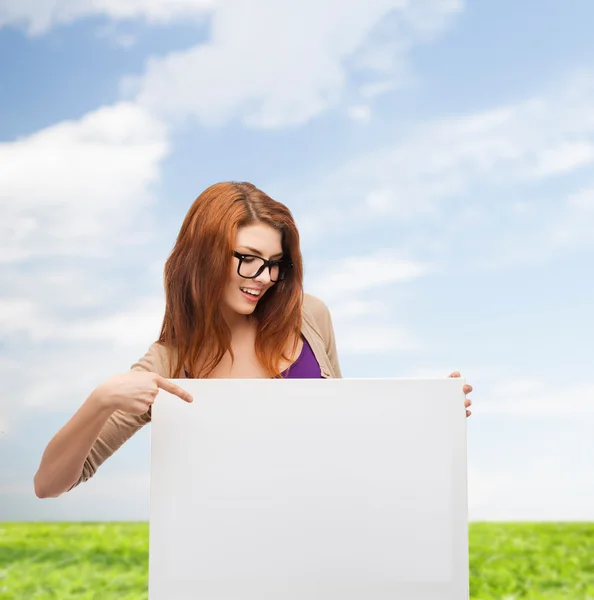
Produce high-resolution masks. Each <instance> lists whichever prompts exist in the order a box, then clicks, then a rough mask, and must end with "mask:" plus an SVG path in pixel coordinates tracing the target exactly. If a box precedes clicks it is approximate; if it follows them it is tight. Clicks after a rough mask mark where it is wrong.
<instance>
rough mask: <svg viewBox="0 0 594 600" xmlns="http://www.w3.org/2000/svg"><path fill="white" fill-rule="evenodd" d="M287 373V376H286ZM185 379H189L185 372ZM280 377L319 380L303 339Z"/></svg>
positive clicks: (309, 348) (312, 354)
mask: <svg viewBox="0 0 594 600" xmlns="http://www.w3.org/2000/svg"><path fill="white" fill-rule="evenodd" d="M287 371H288V374H287ZM185 374H186V377H189V375H188V372H187V371H185ZM281 375H282V376H283V377H286V378H287V379H321V378H322V371H321V369H320V365H319V364H318V361H317V359H316V356H315V354H314V353H313V350H312V349H311V346H310V345H309V343H308V342H307V340H306V339H305V338H303V348H302V349H301V354H300V355H299V356H298V357H297V360H296V361H295V362H294V363H293V364H292V365H290V366H289V367H287V368H286V369H285V370H284V371H283V372H282V373H281Z"/></svg>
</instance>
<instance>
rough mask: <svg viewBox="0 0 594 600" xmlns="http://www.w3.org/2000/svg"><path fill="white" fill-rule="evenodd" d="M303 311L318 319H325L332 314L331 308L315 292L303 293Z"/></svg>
mask: <svg viewBox="0 0 594 600" xmlns="http://www.w3.org/2000/svg"><path fill="white" fill-rule="evenodd" d="M303 312H304V313H307V314H308V315H311V316H312V317H313V318H314V319H315V320H316V321H317V320H318V319H320V320H322V321H323V320H325V319H326V318H328V317H329V316H330V309H329V308H328V306H327V305H326V303H325V302H324V301H323V300H321V299H320V298H318V297H317V296H314V295H313V294H308V293H304V294H303Z"/></svg>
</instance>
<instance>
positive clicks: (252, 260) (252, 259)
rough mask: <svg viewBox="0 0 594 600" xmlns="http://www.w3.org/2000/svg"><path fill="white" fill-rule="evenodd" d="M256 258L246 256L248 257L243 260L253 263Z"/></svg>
mask: <svg viewBox="0 0 594 600" xmlns="http://www.w3.org/2000/svg"><path fill="white" fill-rule="evenodd" d="M254 260H255V259H254V258H253V257H251V256H246V257H245V258H244V259H243V262H244V263H246V264H248V265H249V264H251V263H253V262H254Z"/></svg>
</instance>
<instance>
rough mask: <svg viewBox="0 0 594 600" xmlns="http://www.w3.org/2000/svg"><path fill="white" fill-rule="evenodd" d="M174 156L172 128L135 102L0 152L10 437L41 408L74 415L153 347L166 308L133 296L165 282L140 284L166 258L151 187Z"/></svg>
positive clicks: (0, 404)
mask: <svg viewBox="0 0 594 600" xmlns="http://www.w3.org/2000/svg"><path fill="white" fill-rule="evenodd" d="M168 151H169V141H168V131H167V128H166V127H165V126H164V125H163V124H162V123H161V122H160V121H159V120H157V119H155V118H154V117H153V116H151V115H150V114H149V113H148V112H147V111H146V110H145V109H143V108H141V107H139V106H137V105H134V104H130V103H120V104H116V105H114V106H109V107H105V108H101V109H98V110H96V111H93V112H91V113H89V114H87V115H85V116H84V117H83V118H81V119H79V120H72V121H65V122H62V123H58V124H56V125H54V126H51V127H48V128H46V129H44V130H41V131H39V132H37V133H35V134H33V135H30V136H28V137H26V138H23V139H19V140H16V141H14V142H8V143H3V144H1V145H0V163H1V164H2V165H3V169H2V171H1V172H0V198H1V200H0V223H1V225H0V228H1V229H2V235H1V237H0V239H1V242H0V256H1V260H2V261H3V262H4V265H3V269H2V271H1V276H0V287H1V288H2V289H3V290H4V294H3V297H2V299H1V301H0V336H1V337H2V338H3V340H4V341H5V349H6V356H10V361H12V362H13V363H16V365H15V364H10V361H9V360H8V359H5V360H3V361H2V362H0V376H2V378H3V381H5V385H6V390H5V391H6V393H5V394H3V400H0V413H1V414H2V415H3V418H5V419H6V420H8V421H9V422H10V423H11V429H13V428H14V423H18V422H19V421H20V420H21V419H23V418H25V415H26V414H27V413H26V411H27V410H31V409H36V408H38V407H40V406H42V407H44V409H46V410H74V409H75V408H76V407H78V406H79V405H80V404H81V403H82V402H83V401H84V399H85V398H86V396H87V395H88V393H89V392H90V391H91V390H92V389H93V387H95V386H96V385H97V384H98V383H100V381H101V380H103V379H105V378H107V377H108V376H110V375H112V374H113V373H114V372H122V371H125V370H127V369H128V368H129V366H130V365H131V364H132V362H134V361H135V360H137V359H138V358H139V356H140V355H141V354H142V353H143V352H144V351H145V350H146V348H148V346H149V344H150V343H151V342H153V341H154V339H155V338H156V336H157V334H158V331H159V327H160V316H162V313H161V315H159V302H158V300H149V301H146V302H143V301H142V297H141V298H140V300H138V298H137V297H138V296H141V295H143V294H148V295H149V296H150V295H151V294H153V293H154V288H155V287H156V286H157V284H158V283H160V282H159V280H158V279H157V278H154V287H153V284H150V283H149V280H150V278H148V277H147V281H145V280H144V278H143V275H144V269H145V268H146V272H147V273H149V272H150V270H151V267H152V265H153V264H155V263H156V262H157V254H158V253H159V251H158V249H156V246H155V244H154V239H155V238H154V237H153V233H154V230H153V224H154V223H153V218H154V210H153V209H154V197H153V194H152V186H153V184H155V183H156V182H157V181H158V180H159V177H160V168H161V161H162V160H163V159H164V158H165V156H167V153H168ZM159 258H161V257H159ZM130 274H132V276H133V278H134V283H133V285H132V286H131V285H130V282H131V279H130V278H129V276H130ZM132 305H134V306H135V310H134V311H130V312H126V308H127V307H128V306H132ZM31 370H33V371H34V373H35V376H34V377H31ZM15 398H18V399H19V401H18V402H17V403H15V402H14V399H15Z"/></svg>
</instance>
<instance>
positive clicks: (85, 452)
mask: <svg viewBox="0 0 594 600" xmlns="http://www.w3.org/2000/svg"><path fill="white" fill-rule="evenodd" d="M113 412H114V411H113V409H112V408H111V407H110V406H109V402H108V401H107V398H106V397H105V394H104V393H102V391H101V388H98V389H96V390H94V391H93V393H92V394H91V395H90V396H89V397H88V398H87V400H86V401H85V403H84V404H83V405H82V406H81V407H80V408H79V409H78V411H77V412H76V413H75V414H74V416H73V417H72V418H71V419H70V420H69V421H68V423H66V425H64V427H62V429H60V431H58V433H57V434H56V435H55V436H54V437H53V438H52V440H51V441H50V443H49V444H48V446H47V448H46V449H45V452H44V453H43V456H42V458H41V464H40V465H39V469H38V470H37V473H36V474H35V478H34V480H33V481H34V485H35V494H36V495H37V497H38V498H57V497H58V496H60V495H61V494H63V493H64V492H66V491H68V490H70V489H71V488H72V487H74V485H75V483H76V482H77V480H78V479H79V477H80V474H81V473H82V471H83V467H84V464H85V461H86V459H87V457H88V456H89V454H90V452H91V449H92V448H93V445H94V444H95V442H96V441H97V438H98V437H99V435H100V434H101V431H102V429H103V427H104V426H105V424H106V423H107V421H108V419H109V418H110V417H111V416H112V415H113Z"/></svg>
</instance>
